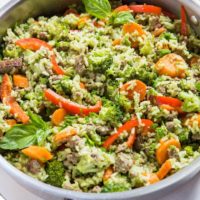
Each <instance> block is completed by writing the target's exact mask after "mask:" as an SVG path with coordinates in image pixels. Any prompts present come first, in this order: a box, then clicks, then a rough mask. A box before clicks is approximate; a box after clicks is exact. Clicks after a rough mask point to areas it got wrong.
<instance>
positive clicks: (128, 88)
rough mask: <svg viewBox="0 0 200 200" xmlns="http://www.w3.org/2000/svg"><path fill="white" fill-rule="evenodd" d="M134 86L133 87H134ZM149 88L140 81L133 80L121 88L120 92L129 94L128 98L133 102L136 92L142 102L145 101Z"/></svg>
mask: <svg viewBox="0 0 200 200" xmlns="http://www.w3.org/2000/svg"><path fill="white" fill-rule="evenodd" d="M132 85H133V87H132ZM146 90H147V86H146V85H145V84H144V83H143V82H142V81H140V80H131V81H129V82H127V83H125V84H124V85H122V87H121V88H120V92H122V93H123V92H127V95H126V96H127V97H128V98H129V99H130V100H132V99H133V94H134V92H136V93H138V94H140V101H142V100H144V98H145V96H146Z"/></svg>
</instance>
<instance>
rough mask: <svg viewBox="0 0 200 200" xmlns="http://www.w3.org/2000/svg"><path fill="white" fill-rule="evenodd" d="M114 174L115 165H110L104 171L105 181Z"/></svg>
mask: <svg viewBox="0 0 200 200" xmlns="http://www.w3.org/2000/svg"><path fill="white" fill-rule="evenodd" d="M112 174H113V167H112V166H110V167H108V168H107V169H106V170H105V171H104V175H103V181H104V182H105V181H107V180H108V179H109V178H110V177H111V175H112Z"/></svg>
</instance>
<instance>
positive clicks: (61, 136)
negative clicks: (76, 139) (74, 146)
mask: <svg viewBox="0 0 200 200" xmlns="http://www.w3.org/2000/svg"><path fill="white" fill-rule="evenodd" d="M76 134H77V131H76V129H74V128H73V127H67V128H65V129H63V130H62V131H61V132H59V133H57V134H56V135H55V136H54V142H55V143H56V144H60V143H63V142H66V141H67V140H68V139H69V138H71V137H72V136H74V135H76Z"/></svg>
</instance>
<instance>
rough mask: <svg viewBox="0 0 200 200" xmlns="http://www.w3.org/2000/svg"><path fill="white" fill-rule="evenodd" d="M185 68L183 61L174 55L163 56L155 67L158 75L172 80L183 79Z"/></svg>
mask: <svg viewBox="0 0 200 200" xmlns="http://www.w3.org/2000/svg"><path fill="white" fill-rule="evenodd" d="M186 68H187V64H186V62H185V60H184V59H183V58H182V57H181V56H179V55H177V54H175V53H170V54H167V55H165V56H163V57H162V58H160V59H159V60H158V62H157V63H156V65H155V69H156V70H157V72H158V74H159V75H166V76H170V77H172V78H174V77H179V78H184V77H185V73H186Z"/></svg>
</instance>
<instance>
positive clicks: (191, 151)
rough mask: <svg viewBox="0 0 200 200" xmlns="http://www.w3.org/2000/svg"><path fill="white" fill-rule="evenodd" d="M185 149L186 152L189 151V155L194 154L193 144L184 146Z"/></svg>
mask: <svg viewBox="0 0 200 200" xmlns="http://www.w3.org/2000/svg"><path fill="white" fill-rule="evenodd" d="M184 150H185V151H186V153H187V155H188V156H193V155H194V151H193V148H192V146H186V147H185V148H184Z"/></svg>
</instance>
